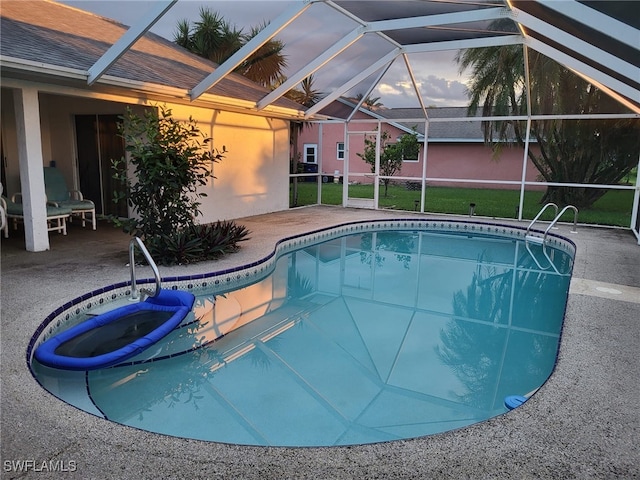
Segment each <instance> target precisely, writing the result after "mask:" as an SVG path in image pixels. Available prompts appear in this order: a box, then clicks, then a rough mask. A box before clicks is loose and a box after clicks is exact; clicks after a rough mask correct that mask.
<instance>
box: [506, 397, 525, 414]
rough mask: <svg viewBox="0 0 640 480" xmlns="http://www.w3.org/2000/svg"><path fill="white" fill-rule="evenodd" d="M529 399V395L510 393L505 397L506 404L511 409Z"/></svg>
mask: <svg viewBox="0 0 640 480" xmlns="http://www.w3.org/2000/svg"><path fill="white" fill-rule="evenodd" d="M526 401H527V397H523V396H522V395H509V396H508V397H505V399H504V406H505V407H507V408H508V409H509V410H513V409H514V408H516V407H519V406H520V405H522V404H523V403H524V402H526Z"/></svg>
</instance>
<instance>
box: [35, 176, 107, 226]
mask: <svg viewBox="0 0 640 480" xmlns="http://www.w3.org/2000/svg"><path fill="white" fill-rule="evenodd" d="M44 186H45V192H46V194H47V202H48V203H50V204H53V205H55V206H57V207H61V208H70V209H71V212H72V215H79V216H80V217H82V226H83V227H84V226H85V221H86V217H85V216H86V215H87V214H90V215H91V223H92V226H93V229H94V230H95V229H96V205H95V204H94V203H93V202H92V201H91V200H87V199H85V198H84V197H83V195H82V192H80V190H69V189H68V188H67V182H66V181H65V179H64V176H63V175H62V172H61V171H60V170H58V169H57V168H56V167H44Z"/></svg>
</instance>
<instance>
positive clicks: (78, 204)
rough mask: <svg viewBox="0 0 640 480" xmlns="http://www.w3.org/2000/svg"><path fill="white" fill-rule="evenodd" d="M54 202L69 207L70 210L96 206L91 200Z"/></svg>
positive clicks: (88, 208) (89, 208)
mask: <svg viewBox="0 0 640 480" xmlns="http://www.w3.org/2000/svg"><path fill="white" fill-rule="evenodd" d="M56 203H57V204H58V205H60V206H61V207H65V208H70V209H71V210H93V209H94V208H96V206H95V204H94V203H93V202H92V201H91V200H63V201H60V202H56Z"/></svg>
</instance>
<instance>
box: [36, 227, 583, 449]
mask: <svg viewBox="0 0 640 480" xmlns="http://www.w3.org/2000/svg"><path fill="white" fill-rule="evenodd" d="M571 269H572V258H571V256H570V255H569V254H567V253H565V252H563V251H561V250H556V249H553V248H551V247H549V246H544V247H543V246H541V245H533V244H527V243H524V241H521V240H518V239H513V238H500V237H497V236H487V235H475V234H474V235H469V234H464V235H463V234H453V233H439V232H428V231H379V232H366V233H358V234H351V235H345V236H342V237H339V238H333V239H331V240H328V241H324V242H322V243H319V244H316V245H312V246H308V247H306V248H303V249H300V250H297V251H293V252H290V253H288V254H285V255H283V256H282V257H280V258H279V259H278V260H277V263H276V265H275V269H274V270H273V271H272V272H271V273H270V274H269V276H268V277H266V278H264V279H262V280H260V281H259V282H256V283H253V284H251V285H248V286H246V287H243V288H240V289H237V290H234V291H229V292H225V291H218V292H214V291H205V290H203V291H199V292H194V293H195V294H196V296H197V299H196V304H195V307H194V312H193V314H192V315H191V316H190V317H188V318H187V319H186V320H185V321H184V322H183V324H181V326H180V327H179V328H177V329H176V330H175V331H173V332H172V333H171V334H169V335H168V336H167V337H165V338H164V339H163V340H162V341H161V342H159V343H158V344H156V345H154V346H152V347H151V348H150V349H148V350H147V351H145V352H142V353H141V354H139V355H138V356H136V357H134V358H132V359H129V361H128V363H127V364H125V365H123V366H116V367H112V368H107V369H102V370H96V371H90V372H66V371H59V370H54V369H50V368H47V367H44V366H42V365H39V364H37V361H35V360H34V361H33V365H32V368H33V371H34V373H35V375H36V377H37V378H38V380H39V381H40V382H41V383H42V384H43V386H44V387H45V388H48V389H49V390H50V391H52V392H53V393H54V394H56V395H57V396H59V397H60V398H62V399H63V400H65V401H67V402H69V403H71V404H73V405H76V406H78V407H79V408H82V409H84V410H86V411H89V412H91V413H94V414H96V415H101V416H104V417H106V418H107V419H109V420H112V421H114V422H118V423H122V424H125V425H129V426H133V427H137V428H141V429H144V430H148V431H152V432H158V433H162V434H167V435H173V436H178V437H186V438H195V439H202V440H208V441H216V442H225V443H234V444H246V445H271V446H332V445H352V444H365V443H373V442H381V441H390V440H396V439H404V438H413V437H418V436H424V435H429V434H434V433H438V432H443V431H447V430H451V429H456V428H461V427H464V426H467V425H470V424H473V423H477V422H481V421H483V420H486V419H488V418H491V417H493V416H496V415H500V414H503V413H505V412H506V411H507V409H506V408H505V406H504V399H505V397H506V396H509V395H526V394H529V393H531V392H533V391H535V390H536V389H537V388H539V387H540V386H541V385H542V384H543V383H544V382H545V381H546V379H547V378H548V377H549V375H550V374H551V372H552V370H553V368H554V364H555V360H556V354H557V349H558V345H559V338H560V333H561V328H562V321H563V316H564V310H565V305H566V299H567V294H568V289H569V281H570V273H571Z"/></svg>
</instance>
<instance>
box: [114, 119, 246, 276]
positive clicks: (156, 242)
mask: <svg viewBox="0 0 640 480" xmlns="http://www.w3.org/2000/svg"><path fill="white" fill-rule="evenodd" d="M121 118H122V123H121V125H120V134H121V136H122V137H123V138H124V140H125V150H126V151H127V153H128V161H129V163H130V165H131V166H132V169H133V178H134V179H135V180H134V181H132V180H131V179H130V178H129V177H127V173H126V172H127V169H126V168H125V167H126V162H127V160H126V159H125V158H121V159H120V160H113V161H112V163H113V166H114V171H115V172H118V173H116V174H115V175H114V178H115V179H116V180H117V181H118V182H120V184H121V185H122V187H123V188H122V191H117V192H116V193H114V198H113V201H114V202H116V203H117V202H120V201H121V200H122V199H126V201H127V203H128V205H129V206H130V207H132V209H133V212H134V216H133V217H132V218H127V219H120V218H115V217H112V218H111V220H112V221H113V222H114V223H115V224H116V225H117V226H121V227H122V229H123V230H124V231H125V232H126V233H129V234H130V235H134V236H137V237H140V238H141V239H142V241H143V242H144V243H145V246H146V247H147V249H148V250H149V253H150V254H151V256H152V257H153V258H154V260H155V261H156V262H157V263H160V264H165V265H167V264H176V263H179V264H182V263H193V262H198V261H202V260H208V259H212V258H217V257H218V256H220V255H222V254H224V253H227V252H232V251H235V250H237V248H238V242H240V241H242V240H246V237H247V235H248V231H247V230H246V229H245V228H244V227H242V226H237V225H235V223H234V222H232V221H225V222H217V223H215V224H211V225H197V224H196V221H195V220H196V217H198V216H199V215H200V214H201V212H200V205H201V204H200V199H201V198H202V197H206V194H205V193H203V192H201V191H199V187H202V186H204V185H206V183H207V181H208V179H209V178H214V177H213V174H212V173H211V172H212V167H213V164H214V163H216V162H220V161H221V160H222V159H223V158H224V153H226V148H225V147H224V146H223V147H222V150H221V151H220V150H217V149H214V148H211V147H209V143H210V141H211V139H210V138H208V137H207V136H206V135H204V134H203V133H202V132H201V131H200V130H199V129H198V127H197V123H196V121H195V120H193V119H192V118H189V120H188V121H184V122H183V121H178V120H175V119H173V117H172V114H171V110H170V109H166V108H164V107H159V108H158V109H150V110H146V111H145V112H144V114H143V115H142V116H139V115H136V114H134V113H133V112H132V111H131V110H130V109H127V111H126V113H125V115H123V116H122V117H121Z"/></svg>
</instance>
